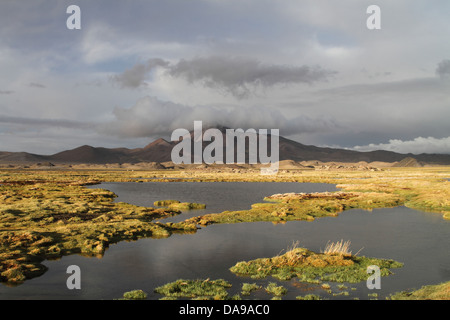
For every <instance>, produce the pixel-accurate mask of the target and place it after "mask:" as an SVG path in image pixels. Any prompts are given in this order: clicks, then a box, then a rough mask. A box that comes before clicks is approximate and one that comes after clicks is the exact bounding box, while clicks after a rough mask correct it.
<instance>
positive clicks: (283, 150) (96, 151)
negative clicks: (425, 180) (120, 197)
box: [0, 128, 450, 166]
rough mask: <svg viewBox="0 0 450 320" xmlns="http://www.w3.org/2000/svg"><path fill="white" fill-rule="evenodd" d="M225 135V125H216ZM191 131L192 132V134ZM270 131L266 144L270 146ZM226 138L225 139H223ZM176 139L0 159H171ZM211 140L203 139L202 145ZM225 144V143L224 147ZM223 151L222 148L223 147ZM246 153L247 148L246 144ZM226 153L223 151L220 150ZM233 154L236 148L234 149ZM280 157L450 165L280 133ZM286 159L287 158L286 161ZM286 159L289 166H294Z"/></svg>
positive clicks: (445, 160) (449, 159)
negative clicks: (330, 145) (325, 145)
mask: <svg viewBox="0 0 450 320" xmlns="http://www.w3.org/2000/svg"><path fill="white" fill-rule="evenodd" d="M219 130H220V131H221V132H222V136H223V137H225V130H226V128H220V129H219ZM192 136H193V133H191V137H192ZM270 139H271V137H270V135H269V136H268V142H267V144H268V146H269V147H268V148H269V150H270ZM224 141H225V140H224ZM177 143H178V141H177V142H173V141H172V142H168V141H166V140H164V139H162V138H160V139H157V140H155V141H153V142H152V143H150V144H148V145H147V146H145V147H144V148H136V149H128V148H111V149H109V148H102V147H92V146H88V145H84V146H81V147H78V148H75V149H72V150H66V151H62V152H59V153H56V154H54V155H49V156H44V155H36V154H31V153H26V152H0V163H3V164H17V163H37V162H51V163H53V164H63V163H64V164H113V163H115V164H121V163H129V164H137V163H142V162H145V163H148V162H156V163H162V162H170V161H171V151H172V148H173V147H174V146H175V145H176V144H177ZM209 143H210V142H203V148H204V147H205V146H206V145H208V144H209ZM224 148H225V147H224ZM224 151H225V150H224ZM245 151H246V154H247V155H248V151H249V150H248V148H246V150H245ZM223 154H224V155H225V152H224V153H223ZM235 154H236V150H235ZM279 160H280V161H283V160H292V161H294V162H301V161H310V160H316V161H321V162H333V161H335V162H347V163H356V162H361V161H363V162H367V163H370V162H390V163H394V162H398V163H397V164H396V165H397V166H422V165H425V164H434V165H450V155H448V154H418V155H414V154H401V153H396V152H392V151H383V150H378V151H370V152H359V151H354V150H346V149H337V148H323V147H316V146H312V145H304V144H302V143H299V142H296V141H293V140H290V139H287V138H284V137H281V136H280V137H279ZM286 163H287V162H286ZM293 165H294V164H293V163H289V166H293Z"/></svg>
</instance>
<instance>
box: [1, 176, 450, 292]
mask: <svg viewBox="0 0 450 320" xmlns="http://www.w3.org/2000/svg"><path fill="white" fill-rule="evenodd" d="M93 187H95V188H98V187H101V188H104V189H108V190H111V191H113V192H115V193H116V194H118V195H119V197H118V198H117V199H116V201H124V202H129V203H133V204H137V205H146V206H152V205H153V202H154V201H156V200H163V199H176V200H180V201H189V202H199V203H205V204H206V205H207V209H205V210H197V211H195V212H189V213H182V214H181V216H178V217H177V218H182V219H185V218H186V217H189V216H192V215H200V214H204V213H209V212H221V211H224V210H238V209H247V208H249V207H250V205H251V204H252V203H256V202H261V201H262V198H263V197H264V196H267V195H271V194H274V193H284V192H322V191H333V190H335V186H334V185H328V184H297V183H234V182H221V183H195V182H186V183H181V182H169V183H158V182H148V183H103V184H102V185H100V186H93ZM341 239H343V240H350V241H351V243H352V251H353V252H354V253H355V252H357V251H359V250H360V252H359V255H364V256H368V257H377V258H389V259H394V260H397V261H400V262H403V263H404V264H405V265H404V267H403V268H400V269H393V270H392V271H393V272H394V273H395V274H394V275H391V276H389V277H383V278H382V279H381V290H376V292H377V293H378V299H384V297H386V296H388V295H389V294H391V293H394V292H397V291H401V290H407V289H413V288H420V287H421V286H423V285H428V284H437V283H441V282H444V281H448V280H449V279H450V254H449V244H450V221H446V220H443V219H442V216H441V215H439V214H433V213H424V212H420V211H416V210H411V209H408V208H405V207H397V208H389V209H377V210H373V211H364V210H357V209H354V210H349V211H345V212H343V213H341V214H340V215H339V217H335V218H332V217H329V218H321V219H316V220H315V221H312V222H306V221H291V222H287V223H285V224H273V223H268V222H255V223H241V224H229V225H225V224H224V225H211V226H208V227H205V228H202V229H200V230H198V232H197V233H195V234H190V235H181V234H180V235H172V236H171V237H169V238H166V239H141V240H139V241H135V242H120V243H118V244H115V245H111V246H110V248H109V249H108V250H107V251H106V253H105V255H104V257H103V258H101V259H97V258H87V257H82V256H78V255H73V256H67V257H63V258H62V259H60V260H58V261H46V262H45V263H44V264H45V265H46V266H48V268H49V270H48V271H47V272H46V273H45V274H44V275H43V276H41V277H39V278H35V279H32V280H29V281H27V282H25V283H24V284H22V285H20V286H18V287H15V288H8V287H5V286H1V287H0V299H115V298H120V297H121V296H122V294H123V293H124V292H126V291H130V290H134V289H142V290H144V291H146V292H147V293H148V294H149V298H150V299H159V298H161V296H159V295H158V294H155V293H153V289H154V288H156V287H157V286H160V285H163V284H165V283H167V282H171V281H175V280H177V279H180V278H185V279H197V278H199V279H206V278H210V279H218V278H223V279H226V280H227V281H230V282H231V283H232V284H233V287H232V288H231V290H230V294H235V293H239V290H240V286H241V284H242V283H243V282H251V283H253V282H256V283H258V284H260V285H267V283H268V282H269V281H275V282H279V283H280V284H282V285H284V286H285V287H286V288H287V289H288V290H289V292H288V294H287V295H286V296H285V297H284V298H285V299H295V297H296V296H299V295H306V294H310V293H314V294H319V295H321V296H322V297H323V298H325V299H353V298H359V299H369V298H370V297H369V296H368V294H371V293H373V292H374V291H373V290H372V291H371V290H368V289H367V288H366V284H365V282H363V283H359V284H348V285H347V286H348V288H347V289H345V291H347V292H348V293H349V296H333V295H332V294H328V293H327V292H325V291H324V290H322V289H320V288H319V287H318V286H315V285H306V286H305V285H302V284H299V283H298V282H297V281H296V280H295V279H293V280H291V281H276V280H275V279H274V278H270V277H269V278H267V279H265V280H253V279H250V278H244V277H238V276H235V275H234V274H232V273H231V272H230V271H229V270H228V269H229V268H230V267H231V266H233V265H234V264H235V263H236V262H238V261H242V260H250V259H255V258H260V257H272V256H274V255H277V254H279V253H283V252H284V251H283V250H285V249H286V248H288V247H289V246H290V245H291V244H292V243H293V241H299V243H300V246H302V247H306V248H309V249H311V250H313V251H320V250H321V249H323V248H324V247H325V245H326V243H327V242H328V241H338V240H341ZM72 264H75V265H78V266H79V267H80V268H81V279H82V283H81V290H76V291H75V290H73V291H71V290H68V289H67V287H66V280H67V277H68V275H67V274H66V269H67V267H68V266H69V265H72ZM330 284H331V285H332V292H333V293H339V292H341V291H342V290H339V289H338V288H336V286H335V285H334V284H332V283H330ZM352 288H353V289H352ZM251 298H257V299H270V298H271V296H270V295H268V294H266V293H265V292H264V291H263V290H260V291H258V292H256V293H254V295H252V296H251Z"/></svg>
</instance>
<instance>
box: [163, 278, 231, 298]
mask: <svg viewBox="0 0 450 320" xmlns="http://www.w3.org/2000/svg"><path fill="white" fill-rule="evenodd" d="M230 287H231V284H230V283H229V282H227V281H225V280H223V279H218V280H209V279H206V280H185V279H179V280H177V281H174V282H171V283H168V284H165V285H163V286H161V287H158V288H156V289H155V292H157V293H159V294H162V295H164V296H165V298H190V299H207V300H211V299H214V300H223V299H226V298H227V297H228V292H227V288H230Z"/></svg>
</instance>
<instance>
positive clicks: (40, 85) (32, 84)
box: [28, 82, 46, 89]
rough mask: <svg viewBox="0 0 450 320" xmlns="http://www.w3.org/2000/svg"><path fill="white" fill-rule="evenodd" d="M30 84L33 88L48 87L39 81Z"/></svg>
mask: <svg viewBox="0 0 450 320" xmlns="http://www.w3.org/2000/svg"><path fill="white" fill-rule="evenodd" d="M28 86H30V87H32V88H40V89H44V88H46V86H45V85H43V84H42V83H37V82H30V84H29V85H28Z"/></svg>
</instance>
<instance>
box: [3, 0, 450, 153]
mask: <svg viewBox="0 0 450 320" xmlns="http://www.w3.org/2000/svg"><path fill="white" fill-rule="evenodd" d="M373 4H376V5H377V6H378V7H379V8H380V20H379V21H380V27H381V29H369V28H368V27H367V20H368V19H370V18H371V15H372V13H367V8H368V7H369V6H370V5H373ZM70 5H77V6H78V7H79V8H80V11H81V13H80V26H81V29H69V28H68V27H67V20H70V21H72V20H71V18H72V14H73V13H72V11H70V12H69V13H67V8H68V7H69V6H70ZM449 16H450V1H448V0H396V1H390V0H375V1H372V0H371V1H365V0H341V1H335V0H277V1H274V0H270V1H269V0H164V1H160V0H145V1H143V0H133V1H131V0H121V1H119V0H117V1H108V0H96V1H88V0H78V1H77V0H70V1H61V0H59V1H57V0H21V1H13V0H2V1H1V2H0V150H1V151H26V152H31V153H37V154H54V153H57V152H60V151H63V150H67V149H72V148H76V147H78V146H81V145H92V146H96V147H109V148H113V147H128V148H138V147H144V146H145V145H147V144H148V143H150V142H152V141H153V140H155V139H157V138H159V137H163V138H166V139H168V140H169V139H170V135H171V133H172V131H173V130H175V129H178V128H186V129H188V130H189V129H192V127H193V122H194V121H196V120H201V121H203V123H204V126H214V125H220V126H227V127H230V128H235V129H237V128H243V129H249V128H253V129H256V130H258V129H279V131H280V135H282V136H284V137H287V138H290V139H293V140H295V141H298V142H301V143H303V144H307V145H317V146H328V147H336V148H347V149H353V150H358V151H370V150H378V149H383V150H390V151H396V152H401V153H415V154H418V153H447V154H449V153H450V121H449V119H450V41H449V36H450V20H449V18H448V17H449Z"/></svg>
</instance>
